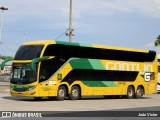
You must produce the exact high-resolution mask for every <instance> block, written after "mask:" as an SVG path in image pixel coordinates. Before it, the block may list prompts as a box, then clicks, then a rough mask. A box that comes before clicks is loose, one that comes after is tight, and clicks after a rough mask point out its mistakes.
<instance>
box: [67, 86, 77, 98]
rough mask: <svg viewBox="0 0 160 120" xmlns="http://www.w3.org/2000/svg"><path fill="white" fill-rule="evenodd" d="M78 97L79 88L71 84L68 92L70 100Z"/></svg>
mask: <svg viewBox="0 0 160 120" xmlns="http://www.w3.org/2000/svg"><path fill="white" fill-rule="evenodd" d="M79 98H80V90H79V87H77V86H73V87H72V88H71V92H70V94H69V99H70V100H78V99H79Z"/></svg>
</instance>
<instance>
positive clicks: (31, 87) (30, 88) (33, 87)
mask: <svg viewBox="0 0 160 120" xmlns="http://www.w3.org/2000/svg"><path fill="white" fill-rule="evenodd" d="M35 88H36V86H30V87H29V88H28V91H30V90H33V89H35Z"/></svg>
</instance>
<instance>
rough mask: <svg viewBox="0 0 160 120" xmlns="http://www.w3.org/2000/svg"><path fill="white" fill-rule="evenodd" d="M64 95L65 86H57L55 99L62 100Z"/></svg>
mask: <svg viewBox="0 0 160 120" xmlns="http://www.w3.org/2000/svg"><path fill="white" fill-rule="evenodd" d="M65 97H66V88H65V87H64V86H60V87H59V88H58V92H57V97H56V99H57V100H58V101H62V100H64V99H65Z"/></svg>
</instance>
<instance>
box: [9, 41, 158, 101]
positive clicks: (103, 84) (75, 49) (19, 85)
mask: <svg viewBox="0 0 160 120" xmlns="http://www.w3.org/2000/svg"><path fill="white" fill-rule="evenodd" d="M157 64H158V63H157V54H156V52H155V51H149V50H140V49H132V48H121V47H112V46H103V45H89V44H80V43H73V42H63V41H54V40H45V41H31V42H27V43H24V44H23V45H21V46H20V48H19V49H18V51H17V52H16V55H15V57H14V60H13V66H12V74H11V80H10V93H11V95H12V96H30V97H34V98H35V99H41V98H43V97H48V98H55V99H57V100H64V99H65V97H69V99H71V100H77V99H79V98H81V97H82V96H95V95H96V96H97V95H103V96H104V97H107V96H110V95H121V96H126V97H127V98H141V97H142V96H143V95H144V94H153V93H156V91H157V79H158V78H157V76H158V68H157Z"/></svg>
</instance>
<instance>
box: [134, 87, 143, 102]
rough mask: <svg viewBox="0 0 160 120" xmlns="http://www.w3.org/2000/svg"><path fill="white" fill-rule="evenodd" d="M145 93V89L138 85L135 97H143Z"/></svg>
mask: <svg viewBox="0 0 160 120" xmlns="http://www.w3.org/2000/svg"><path fill="white" fill-rule="evenodd" d="M143 94H144V92H143V89H142V88H141V87H138V88H137V90H136V94H135V98H137V99H139V98H142V96H143Z"/></svg>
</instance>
